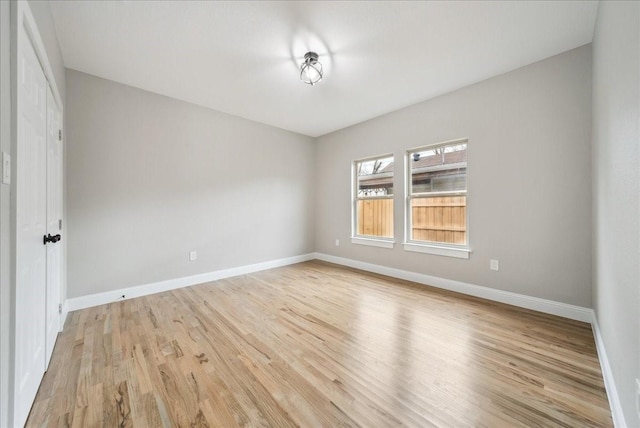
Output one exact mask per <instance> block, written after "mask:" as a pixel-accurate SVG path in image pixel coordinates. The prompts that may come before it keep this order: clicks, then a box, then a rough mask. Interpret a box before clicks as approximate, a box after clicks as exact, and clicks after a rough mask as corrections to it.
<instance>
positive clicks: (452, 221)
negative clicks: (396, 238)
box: [358, 196, 467, 244]
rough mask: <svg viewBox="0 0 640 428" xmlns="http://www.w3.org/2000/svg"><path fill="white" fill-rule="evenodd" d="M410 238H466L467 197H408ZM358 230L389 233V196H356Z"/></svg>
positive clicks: (458, 240) (448, 240)
mask: <svg viewBox="0 0 640 428" xmlns="http://www.w3.org/2000/svg"><path fill="white" fill-rule="evenodd" d="M411 217H412V220H413V221H412V223H413V224H412V228H411V239H413V240H416V241H435V242H445V243H450V244H465V243H466V242H467V197H466V196H443V197H436V198H415V199H412V200H411ZM358 234H359V235H371V236H386V237H392V236H393V199H365V200H358Z"/></svg>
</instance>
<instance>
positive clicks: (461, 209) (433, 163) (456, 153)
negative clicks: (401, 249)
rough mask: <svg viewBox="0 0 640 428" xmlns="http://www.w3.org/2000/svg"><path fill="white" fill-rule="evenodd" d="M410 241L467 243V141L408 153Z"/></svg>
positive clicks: (408, 233) (450, 243) (455, 244)
mask: <svg viewBox="0 0 640 428" xmlns="http://www.w3.org/2000/svg"><path fill="white" fill-rule="evenodd" d="M407 157H408V158H407V165H409V166H410V167H409V168H408V169H409V175H410V176H409V192H408V193H409V194H408V198H407V204H408V206H407V210H408V217H409V222H408V228H409V230H408V231H407V236H408V237H409V241H412V242H416V243H438V244H449V245H454V246H458V245H466V244H467V141H466V140H459V141H455V142H450V143H446V144H439V145H434V146H428V147H422V148H419V149H415V150H411V151H409V152H408V153H407Z"/></svg>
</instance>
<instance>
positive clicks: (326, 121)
mask: <svg viewBox="0 0 640 428" xmlns="http://www.w3.org/2000/svg"><path fill="white" fill-rule="evenodd" d="M596 10H597V2H595V1H527V2H525V1H521V2H516V1H499V2H498V1H497V2H489V1H469V2H463V1H452V2H436V1H430V2H418V1H408V2H397V1H372V2H365V1H354V2H348V1H336V2H332V1H309V2H302V1H298V2H295V1H282V2H266V1H250V2H222V1H220V2H214V1H208V2H207V1H199V2H188V1H153V2H152V1H51V11H52V14H53V17H54V21H55V26H56V31H57V34H58V38H59V42H60V47H61V49H62V55H63V57H64V62H65V66H66V67H68V68H72V69H75V70H79V71H83V72H86V73H90V74H93V75H96V76H99V77H103V78H106V79H110V80H114V81H117V82H121V83H124V84H127V85H131V86H135V87H138V88H142V89H146V90H148V91H151V92H155V93H158V94H163V95H167V96H169V97H173V98H177V99H180V100H184V101H188V102H191V103H194V104H198V105H202V106H206V107H210V108H212V109H216V110H219V111H223V112H226V113H230V114H234V115H237V116H241V117H244V118H247V119H252V120H255V121H258V122H262V123H266V124H269V125H273V126H276V127H279V128H284V129H288V130H291V131H295V132H299V133H301V134H305V135H309V136H313V137H317V136H320V135H323V134H326V133H329V132H332V131H335V130H338V129H341V128H344V127H347V126H350V125H353V124H356V123H358V122H362V121H364V120H367V119H371V118H373V117H376V116H379V115H381V114H384V113H388V112H390V111H393V110H397V109H399V108H402V107H405V106H408V105H411V104H415V103H417V102H420V101H423V100H426V99H429V98H432V97H434V96H437V95H440V94H443V93H446V92H449V91H452V90H455V89H457V88H460V87H463V86H466V85H469V84H471V83H474V82H478V81H480V80H483V79H486V78H489V77H492V76H495V75H498V74H501V73H504V72H507V71H509V70H513V69H515V68H518V67H522V66H524V65H526V64H530V63H532V62H535V61H538V60H541V59H543V58H546V57H549V56H552V55H555V54H558V53H561V52H564V51H567V50H569V49H572V48H575V47H578V46H581V45H584V44H586V43H589V42H591V40H592V36H593V28H594V22H595V17H596ZM308 50H313V51H316V52H317V53H318V54H320V61H321V62H322V64H323V66H324V69H325V78H324V79H323V80H322V81H321V82H320V83H319V84H317V85H315V86H309V85H306V84H304V83H302V82H300V81H299V79H298V75H299V63H300V62H301V60H302V58H303V57H304V54H305V52H307V51H308Z"/></svg>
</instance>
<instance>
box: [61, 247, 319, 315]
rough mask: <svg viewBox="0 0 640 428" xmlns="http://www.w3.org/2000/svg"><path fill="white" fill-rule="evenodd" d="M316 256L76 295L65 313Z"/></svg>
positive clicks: (67, 304)
mask: <svg viewBox="0 0 640 428" xmlns="http://www.w3.org/2000/svg"><path fill="white" fill-rule="evenodd" d="M314 258H315V254H314V253H310V254H303V255H300V256H294V257H287V258H284V259H278V260H271V261H268V262H262V263H256V264H252V265H246V266H238V267H234V268H229V269H222V270H218V271H214V272H207V273H202V274H199V275H192V276H187V277H182V278H175V279H169V280H167V281H160V282H153V283H150V284H144V285H138V286H135V287H128V288H122V289H119V290H113V291H106V292H104V293H97V294H90V295H88V296H81V297H74V298H71V299H67V301H66V302H65V304H64V309H65V311H64V314H65V317H66V313H67V311H68V312H72V311H77V310H78V309H84V308H90V307H92V306H98V305H104V304H106V303H112V302H117V301H120V300H126V299H133V298H134V297H141V296H148V295H149V294H154V293H160V292H162V291H169V290H175V289H176V288H183V287H188V286H190V285H196V284H202V283H204V282H210V281H216V280H218V279H223V278H229V277H232V276H238V275H244V274H247V273H252V272H258V271H261V270H265V269H273V268H276V267H280V266H287V265H291V264H294V263H300V262H306V261H308V260H313V259H314ZM123 296H124V297H123Z"/></svg>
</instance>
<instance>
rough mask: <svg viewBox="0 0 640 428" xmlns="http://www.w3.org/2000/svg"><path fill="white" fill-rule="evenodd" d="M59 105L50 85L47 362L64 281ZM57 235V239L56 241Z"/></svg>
mask: <svg viewBox="0 0 640 428" xmlns="http://www.w3.org/2000/svg"><path fill="white" fill-rule="evenodd" d="M60 119H61V117H60V108H59V107H58V104H56V101H55V98H54V97H53V94H52V93H51V88H49V85H47V236H51V237H52V239H51V240H50V241H49V242H48V243H47V245H46V251H47V295H46V296H47V299H46V300H47V319H46V333H45V342H46V362H45V368H46V367H48V366H49V360H50V359H51V354H52V353H53V346H54V345H55V344H56V338H57V337H58V332H59V331H60V327H61V326H60V310H59V305H60V304H61V299H60V291H61V290H60V288H61V287H60V284H61V281H62V244H61V243H60V241H59V239H60V238H61V236H60V233H61V231H60V227H61V225H62V131H61V130H62V126H61V120H60ZM56 238H58V241H56Z"/></svg>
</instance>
